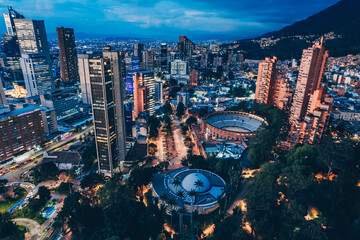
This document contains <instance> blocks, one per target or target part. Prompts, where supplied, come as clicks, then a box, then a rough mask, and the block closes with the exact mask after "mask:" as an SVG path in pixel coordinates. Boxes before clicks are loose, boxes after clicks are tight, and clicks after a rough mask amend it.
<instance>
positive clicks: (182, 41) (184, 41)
mask: <svg viewBox="0 0 360 240" xmlns="http://www.w3.org/2000/svg"><path fill="white" fill-rule="evenodd" d="M194 50H195V44H194V43H193V42H192V41H190V39H188V38H187V37H186V36H179V42H178V51H179V52H181V53H182V54H183V57H184V60H188V59H189V58H190V57H191V54H192V52H193V51H194Z"/></svg>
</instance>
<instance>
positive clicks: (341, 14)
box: [224, 0, 360, 59]
mask: <svg viewBox="0 0 360 240" xmlns="http://www.w3.org/2000/svg"><path fill="white" fill-rule="evenodd" d="M359 13H360V0H341V1H339V2H337V3H336V4H334V5H332V6H330V7H328V8H326V9H324V10H322V11H320V12H318V13H316V14H314V15H312V16H310V17H308V18H306V19H303V20H300V21H298V22H295V23H294V24H291V25H289V26H286V27H284V28H282V29H280V30H278V31H273V32H269V33H265V34H263V35H261V36H259V37H256V38H253V39H244V40H238V41H235V42H234V43H231V44H227V45H224V47H225V48H226V47H230V48H232V49H237V50H241V51H243V52H244V55H245V57H246V58H251V59H263V58H264V57H266V56H271V55H275V56H277V57H278V58H280V59H289V58H292V57H294V58H300V57H301V53H302V49H303V48H306V47H308V46H311V45H312V43H313V42H314V41H316V40H317V39H319V37H320V36H322V35H325V39H326V41H325V46H326V48H327V49H328V50H329V51H330V56H335V57H337V56H344V55H347V54H358V53H360V14H359Z"/></svg>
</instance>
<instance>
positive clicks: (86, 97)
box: [78, 53, 100, 105]
mask: <svg viewBox="0 0 360 240" xmlns="http://www.w3.org/2000/svg"><path fill="white" fill-rule="evenodd" d="M96 56H100V55H99V54H93V53H89V54H78V69H79V78H80V88H81V96H82V102H83V103H84V104H89V105H90V104H91V84H90V72H89V69H90V68H89V59H91V58H94V57H96Z"/></svg>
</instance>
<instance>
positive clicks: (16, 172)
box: [0, 126, 94, 180]
mask: <svg viewBox="0 0 360 240" xmlns="http://www.w3.org/2000/svg"><path fill="white" fill-rule="evenodd" d="M93 128H94V127H93V126H90V127H88V128H87V129H85V130H84V131H82V132H80V133H76V134H73V135H72V136H71V137H68V138H66V139H64V140H63V141H60V142H58V143H55V144H53V145H51V146H49V147H47V148H45V149H43V150H41V151H38V152H36V153H34V154H32V155H31V156H29V158H36V161H34V162H31V163H29V164H27V165H25V166H24V167H20V168H18V169H15V170H13V171H12V172H9V173H7V174H5V175H3V176H1V177H0V180H2V179H7V180H11V179H12V178H14V177H15V176H17V175H20V174H22V173H23V172H25V171H28V170H29V169H31V168H32V167H34V166H35V165H36V164H37V163H40V162H41V160H42V159H43V154H44V152H45V151H47V152H50V151H52V150H54V149H56V148H58V147H61V146H63V145H66V144H67V143H69V142H71V141H73V140H74V139H77V138H79V137H80V136H81V135H83V134H87V133H89V132H90V131H92V130H93Z"/></svg>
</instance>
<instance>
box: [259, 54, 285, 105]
mask: <svg viewBox="0 0 360 240" xmlns="http://www.w3.org/2000/svg"><path fill="white" fill-rule="evenodd" d="M276 62H277V58H276V57H273V58H265V60H264V61H261V62H260V63H259V71H258V77H257V83H256V91H255V101H256V102H257V103H264V104H270V105H273V106H275V107H277V108H279V109H281V110H287V109H288V108H289V105H290V103H291V98H292V88H291V86H290V83H289V81H288V79H287V78H286V77H284V76H283V74H282V73H280V72H279V71H277V69H276Z"/></svg>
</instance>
